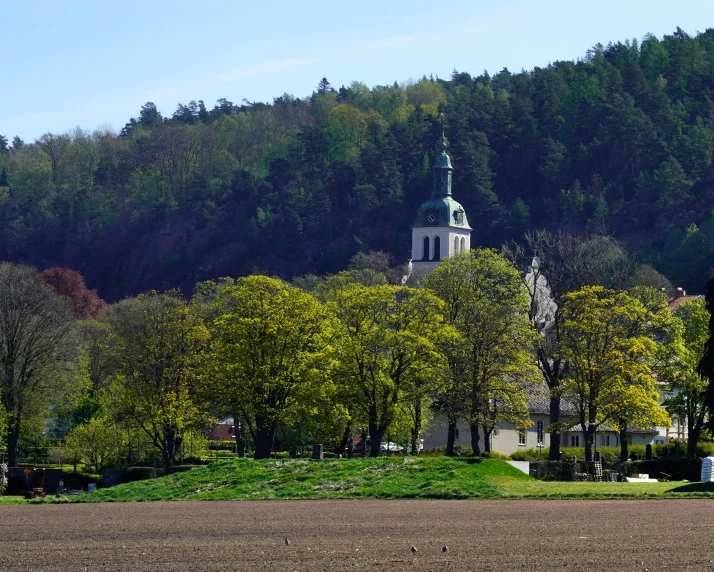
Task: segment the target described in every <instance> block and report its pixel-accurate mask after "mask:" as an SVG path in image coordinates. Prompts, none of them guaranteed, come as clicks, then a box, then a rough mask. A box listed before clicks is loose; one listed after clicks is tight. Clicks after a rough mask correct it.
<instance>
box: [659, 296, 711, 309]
mask: <svg viewBox="0 0 714 572" xmlns="http://www.w3.org/2000/svg"><path fill="white" fill-rule="evenodd" d="M701 297H702V296H697V295H693V296H692V295H689V296H688V295H687V294H686V293H685V294H683V295H680V296H675V297H674V298H672V299H671V300H670V301H669V302H668V303H667V305H668V306H669V309H670V310H671V311H672V312H674V311H675V310H676V309H677V308H679V307H680V306H681V305H682V304H686V303H687V302H691V301H692V300H696V299H698V298H701Z"/></svg>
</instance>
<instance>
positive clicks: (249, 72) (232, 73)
mask: <svg viewBox="0 0 714 572" xmlns="http://www.w3.org/2000/svg"><path fill="white" fill-rule="evenodd" d="M320 60H321V58H320V57H319V56H317V55H306V56H298V57H292V58H283V59H278V60H272V61H266V62H259V63H255V64H246V65H242V66H238V67H236V68H233V69H229V70H226V71H223V72H221V73H217V74H213V75H209V76H205V77H201V78H197V79H193V80H191V81H187V82H184V83H179V84H174V85H169V86H164V87H160V88H157V89H154V90H152V91H150V92H149V99H150V100H151V101H153V102H154V103H156V102H167V101H173V102H176V101H178V100H179V99H180V98H182V97H185V96H187V95H195V94H196V93H200V92H202V91H205V90H207V89H209V88H212V87H216V86H219V85H225V84H230V83H233V82H236V81H239V80H244V79H252V78H257V77H260V76H264V75H272V74H276V73H284V72H287V71H291V70H294V69H297V68H301V67H304V66H308V65H311V64H314V63H318V62H319V61H320Z"/></svg>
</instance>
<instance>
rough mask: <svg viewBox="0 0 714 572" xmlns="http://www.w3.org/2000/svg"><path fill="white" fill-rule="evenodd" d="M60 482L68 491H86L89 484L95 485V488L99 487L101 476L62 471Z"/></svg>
mask: <svg viewBox="0 0 714 572" xmlns="http://www.w3.org/2000/svg"><path fill="white" fill-rule="evenodd" d="M62 480H63V481H64V486H65V487H66V488H68V489H76V490H80V489H81V490H87V485H88V484H89V483H97V486H101V483H102V476H101V475H97V474H94V473H82V472H79V471H76V472H75V471H62Z"/></svg>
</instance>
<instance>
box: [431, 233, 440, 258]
mask: <svg viewBox="0 0 714 572" xmlns="http://www.w3.org/2000/svg"><path fill="white" fill-rule="evenodd" d="M432 260H441V239H440V238H439V237H438V236H435V237H434V258H432Z"/></svg>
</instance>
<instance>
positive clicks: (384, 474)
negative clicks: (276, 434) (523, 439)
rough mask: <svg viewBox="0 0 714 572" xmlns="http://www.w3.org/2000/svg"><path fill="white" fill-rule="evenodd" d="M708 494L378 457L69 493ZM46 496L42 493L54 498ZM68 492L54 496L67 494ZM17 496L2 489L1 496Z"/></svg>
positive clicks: (679, 485) (272, 465)
mask: <svg viewBox="0 0 714 572" xmlns="http://www.w3.org/2000/svg"><path fill="white" fill-rule="evenodd" d="M701 497H714V486H713V485H710V484H706V483H686V482H667V483H610V482H603V483H583V482H544V481H537V480H535V479H532V478H531V477H529V476H527V475H525V474H523V473H521V472H520V471H518V470H517V469H515V468H513V467H511V466H510V465H508V464H506V463H504V462H502V461H496V460H485V461H482V462H481V463H474V464H470V463H468V462H467V461H466V459H449V458H445V457H437V458H421V459H413V458H403V457H399V458H396V457H395V458H379V459H354V460H346V459H343V460H326V461H322V462H314V461H307V460H268V461H260V462H256V461H252V460H250V459H240V460H238V459H236V460H230V461H219V462H216V463H212V464H210V465H207V466H205V467H199V468H196V469H192V470H191V471H187V472H184V473H176V474H173V475H170V476H168V477H161V478H158V479H152V480H147V481H137V482H134V483H128V484H125V485H119V486H116V487H112V488H109V489H102V490H99V491H97V492H96V493H92V494H90V495H82V496H79V497H73V498H72V499H71V500H74V501H79V502H101V501H109V502H115V501H158V500H267V499H330V498H390V499H514V498H515V499H534V498H579V499H583V498H585V499H605V498H622V499H626V498H630V499H635V498H701ZM57 500H58V499H55V498H53V497H48V498H47V499H43V500H41V501H30V502H57ZM67 500H68V499H60V502H62V501H63V502H67ZM15 502H18V503H22V502H25V501H24V500H22V499H21V498H20V497H6V498H5V499H2V500H0V503H3V504H9V503H15Z"/></svg>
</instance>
